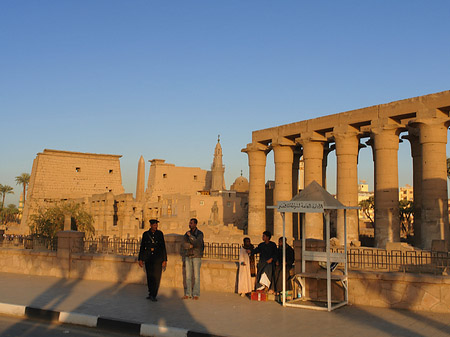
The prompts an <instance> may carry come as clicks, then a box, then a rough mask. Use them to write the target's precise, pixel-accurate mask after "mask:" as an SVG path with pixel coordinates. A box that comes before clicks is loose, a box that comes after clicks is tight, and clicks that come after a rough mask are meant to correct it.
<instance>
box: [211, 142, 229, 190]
mask: <svg viewBox="0 0 450 337" xmlns="http://www.w3.org/2000/svg"><path fill="white" fill-rule="evenodd" d="M224 172H225V166H223V164H222V146H220V135H219V136H218V138H217V144H216V149H215V150H214V160H213V163H212V165H211V173H212V174H211V175H212V181H211V191H223V190H225V189H226V188H225V178H224Z"/></svg>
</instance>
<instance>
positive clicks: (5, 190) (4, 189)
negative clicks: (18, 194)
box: [0, 184, 14, 209]
mask: <svg viewBox="0 0 450 337" xmlns="http://www.w3.org/2000/svg"><path fill="white" fill-rule="evenodd" d="M13 190H14V189H13V188H12V187H11V186H8V185H2V184H0V193H1V195H2V209H3V205H4V204H5V197H6V195H7V194H14V192H13Z"/></svg>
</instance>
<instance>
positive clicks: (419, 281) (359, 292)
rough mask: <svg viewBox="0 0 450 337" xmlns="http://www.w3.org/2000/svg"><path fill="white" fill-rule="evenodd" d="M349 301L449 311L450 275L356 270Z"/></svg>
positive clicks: (376, 305) (378, 305)
mask: <svg viewBox="0 0 450 337" xmlns="http://www.w3.org/2000/svg"><path fill="white" fill-rule="evenodd" d="M348 294H349V301H350V303H353V304H360V305H369V306H373V307H388V308H400V309H408V310H425V311H432V312H446V313H450V277H446V276H433V275H419V274H407V273H373V272H361V271H358V272H356V271H353V272H351V273H350V280H349V292H348Z"/></svg>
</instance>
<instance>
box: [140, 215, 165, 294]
mask: <svg viewBox="0 0 450 337" xmlns="http://www.w3.org/2000/svg"><path fill="white" fill-rule="evenodd" d="M158 223H159V221H158V220H156V219H152V220H150V230H148V231H146V232H144V233H143V234H142V240H141V247H140V250H139V257H138V261H139V266H140V267H141V268H142V266H143V265H144V263H145V271H146V273H147V286H148V296H147V299H149V300H151V301H153V302H156V301H157V299H156V296H157V295H158V289H159V283H160V281H161V274H162V271H163V270H166V266H167V251H166V243H165V242H164V234H163V232H161V231H160V230H158Z"/></svg>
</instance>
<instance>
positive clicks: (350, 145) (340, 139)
mask: <svg viewBox="0 0 450 337" xmlns="http://www.w3.org/2000/svg"><path fill="white" fill-rule="evenodd" d="M333 134H334V139H335V142H336V159H337V184H336V192H337V199H338V200H339V201H340V202H341V203H342V204H343V205H345V206H356V205H357V204H358V147H359V139H358V133H357V132H356V130H354V129H353V128H351V127H349V126H347V125H345V126H337V127H335V128H334V130H333ZM337 238H338V239H339V241H340V242H344V211H343V210H338V212H337ZM347 239H348V242H351V241H358V240H359V234H358V212H357V210H347Z"/></svg>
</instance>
